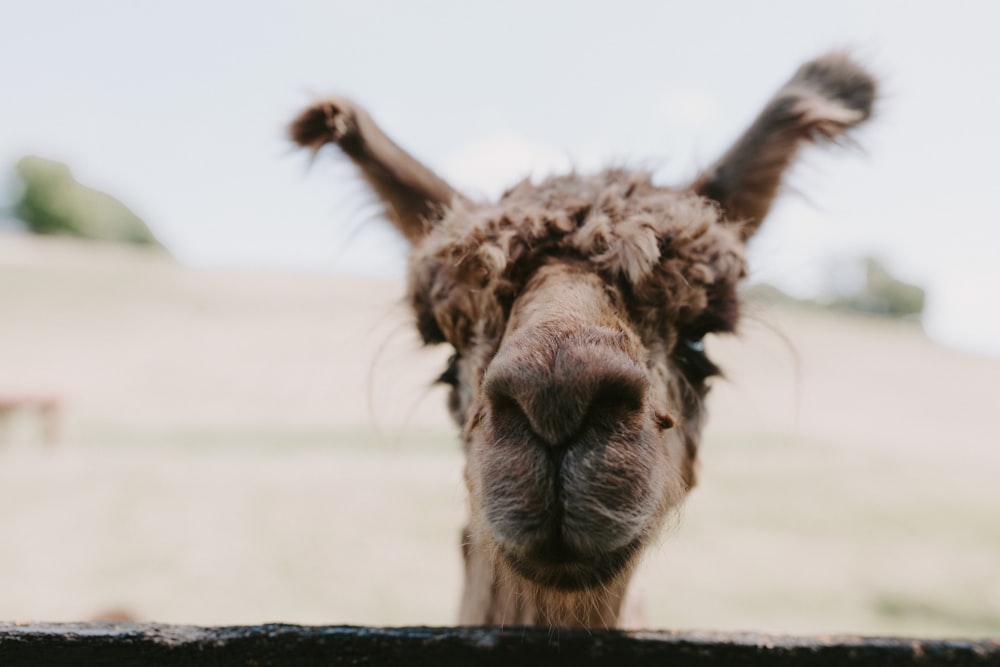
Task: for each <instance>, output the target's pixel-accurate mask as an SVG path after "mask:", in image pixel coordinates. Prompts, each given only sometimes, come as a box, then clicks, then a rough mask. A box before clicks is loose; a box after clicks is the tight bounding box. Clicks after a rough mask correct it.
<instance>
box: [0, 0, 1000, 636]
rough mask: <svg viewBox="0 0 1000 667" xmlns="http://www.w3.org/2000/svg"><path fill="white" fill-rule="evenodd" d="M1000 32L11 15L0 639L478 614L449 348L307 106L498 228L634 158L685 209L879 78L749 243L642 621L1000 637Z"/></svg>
mask: <svg viewBox="0 0 1000 667" xmlns="http://www.w3.org/2000/svg"><path fill="white" fill-rule="evenodd" d="M998 12H1000V10H998V9H996V8H995V7H994V6H993V5H992V4H991V3H987V2H979V3H977V2H967V3H962V4H961V5H959V6H957V8H956V6H955V5H948V6H946V4H945V3H943V2H888V1H865V2H861V1H859V2H841V3H837V4H836V5H835V6H830V5H819V4H816V3H801V2H790V1H788V2H769V3H766V4H764V3H743V2H736V1H735V0H733V1H730V2H723V1H721V0H720V1H709V2H702V3H697V4H695V3H681V2H638V1H621V0H619V1H618V2H615V3H610V2H547V3H528V2H516V1H508V2H504V3H492V2H490V3H475V4H470V3H460V2H443V1H439V2H422V3H405V2H401V1H400V2H390V1H386V2H372V3H345V2H305V1H297V2H294V1H293V2H285V3H276V2H228V1H223V0H220V1H218V2H213V3H209V4H206V3H194V2H185V1H179V2H174V3H170V4H169V5H167V4H164V3H155V2H151V1H144V0H137V1H134V2H130V3H127V4H126V3H118V2H111V1H105V2H101V1H98V0H91V1H88V2H85V3H81V2H71V1H69V0H65V1H56V0H41V1H32V2H26V1H25V2H7V3H4V4H3V6H2V7H0V36H2V39H0V86H2V90H4V102H3V104H2V105H0V109H2V116H0V121H2V122H0V535H2V536H3V537H2V538H0V618H2V619H4V620H29V619H32V620H44V621H59V620H79V619H84V618H94V617H107V616H114V615H127V616H130V617H133V618H137V619H140V620H155V621H164V622H178V623H205V624H222V623H257V622H263V621H288V622H300V623H352V624H449V623H451V622H453V621H454V619H455V611H456V609H457V600H458V591H459V586H460V570H461V564H460V556H459V549H458V537H459V531H460V527H461V525H462V517H463V513H464V497H463V493H464V491H463V488H462V482H461V468H462V461H461V456H460V451H459V446H458V443H457V437H456V434H455V433H454V430H453V428H452V427H451V425H450V423H449V422H448V419H447V416H446V414H445V409H444V396H443V394H442V392H441V391H440V390H439V389H434V388H429V383H430V381H431V380H432V379H433V378H434V377H436V376H437V375H438V374H439V373H440V371H441V369H442V368H443V364H444V359H445V358H446V357H447V351H446V350H424V349H421V348H420V346H419V344H418V341H417V340H416V337H415V336H414V335H413V334H412V333H411V331H410V328H409V322H408V319H407V313H406V311H405V309H404V308H403V307H402V305H401V303H400V302H401V297H402V294H403V285H402V275H403V270H404V266H405V252H406V247H405V244H404V243H403V242H402V240H401V239H400V238H398V237H397V236H395V234H394V233H393V232H391V231H390V230H389V228H388V225H386V224H384V223H382V222H381V221H379V220H378V219H377V218H378V215H377V213H378V209H377V208H376V207H375V206H373V203H372V200H371V198H370V197H369V196H368V195H367V193H366V192H365V190H364V188H363V187H362V184H361V183H360V182H359V179H357V178H356V176H355V174H354V172H353V171H352V168H351V167H350V165H348V164H346V163H345V162H344V161H343V160H341V159H339V157H338V156H337V155H336V154H335V152H329V153H323V154H321V155H320V156H318V157H317V159H316V161H315V163H314V164H311V163H310V160H309V158H308V156H306V155H304V154H302V153H300V152H296V151H294V150H292V148H291V146H290V145H289V143H288V141H287V139H286V138H285V134H284V128H285V126H286V125H287V122H288V121H289V119H290V118H292V117H293V116H294V114H295V113H296V112H297V111H298V110H299V109H300V108H302V107H304V106H305V105H306V104H308V103H309V102H310V101H312V100H314V99H315V98H316V97H317V96H320V95H323V94H330V93H338V94H348V95H350V96H352V97H354V98H355V99H357V100H358V101H360V102H361V103H363V104H364V105H365V106H367V107H368V108H369V109H370V110H371V111H372V113H373V115H374V116H375V118H376V119H377V120H378V121H379V123H380V124H381V125H382V126H383V128H385V129H386V130H387V131H388V132H389V134H390V135H391V136H393V137H394V138H396V139H397V140H398V141H399V142H400V143H401V144H402V145H403V146H405V147H406V148H407V149H408V150H409V151H411V152H412V153H414V154H415V155H417V156H419V157H420V158H421V159H422V160H423V161H425V162H426V163H427V164H429V165H430V166H432V167H433V168H435V169H436V170H438V171H439V172H440V173H442V174H443V175H444V176H445V177H446V178H448V179H449V180H450V181H451V182H452V183H453V184H455V185H457V186H459V187H461V188H462V189H464V190H465V191H466V192H468V193H470V194H472V195H474V196H481V197H492V196H496V195H497V194H499V192H501V191H502V190H503V188H504V187H505V186H507V185H510V184H512V183H514V182H516V181H517V180H519V179H520V178H523V177H525V176H534V177H539V176H543V175H545V174H547V173H550V172H553V171H563V170H566V169H570V168H577V169H579V170H582V171H587V170H592V169H596V168H598V167H599V166H601V165H603V164H607V163H609V162H610V163H615V164H627V165H637V166H642V167H645V168H648V169H651V170H652V171H653V172H654V173H655V175H656V179H657V180H658V181H659V182H663V183H682V182H685V181H687V180H688V179H690V178H691V177H692V176H693V175H694V174H695V173H696V172H697V170H698V169H699V168H700V167H703V166H705V165H707V164H708V163H709V162H711V161H712V160H713V159H714V158H715V157H717V156H718V155H719V154H720V153H721V151H722V150H723V149H724V148H725V146H726V145H727V144H728V143H729V142H730V141H731V140H732V139H733V138H734V137H735V135H736V134H737V133H738V132H740V131H741V130H742V129H743V128H744V127H745V126H746V125H747V124H748V123H749V122H750V121H751V120H752V118H753V116H754V114H755V113H756V112H757V111H758V110H759V109H760V107H761V106H762V105H763V103H764V102H765V101H766V99H767V98H768V96H770V94H771V93H772V92H773V91H774V90H775V89H776V88H777V87H778V86H780V85H781V83H783V82H784V81H785V80H786V79H787V78H788V77H789V76H790V75H791V73H792V72H793V71H794V69H795V68H796V67H797V66H798V64H800V63H801V62H803V61H804V60H807V59H809V58H811V57H813V56H815V55H818V54H820V53H822V52H824V51H827V50H830V49H832V48H849V49H851V50H852V52H854V53H855V54H856V56H857V57H858V58H859V59H861V60H862V61H863V62H865V63H866V64H868V65H869V66H870V67H871V68H872V70H873V71H875V72H876V73H877V74H878V75H879V76H880V78H881V80H882V82H883V84H882V92H883V94H882V100H881V102H880V105H879V109H878V115H877V117H876V118H875V119H874V120H873V121H872V122H871V123H869V124H868V125H867V126H866V127H865V128H864V129H863V130H862V131H861V132H859V133H858V134H857V135H856V139H857V145H856V146H851V147H847V148H835V149H832V150H826V151H823V150H818V149H810V150H808V151H807V152H805V153H804V155H803V159H802V161H801V162H800V164H799V165H798V166H797V168H796V169H795V170H794V171H793V172H792V173H791V175H790V178H789V179H788V181H787V186H788V187H787V188H786V190H787V191H788V192H787V196H786V197H785V198H784V199H782V200H781V202H780V204H779V205H778V206H777V207H776V208H775V210H774V212H773V214H772V216H771V218H769V220H768V222H767V224H766V225H765V226H764V228H763V232H762V233H761V234H760V235H759V236H758V237H757V238H756V239H755V240H754V242H753V246H752V248H751V282H752V285H751V286H750V287H749V289H748V291H747V301H748V307H747V310H748V317H747V320H746V322H745V323H744V326H743V328H742V330H741V333H740V335H739V336H737V337H733V338H728V339H723V340H718V341H710V343H709V345H710V346H711V351H712V353H713V356H714V357H716V358H717V360H718V361H719V362H720V365H722V366H723V368H725V369H726V375H727V378H726V379H725V380H723V381H721V382H718V383H717V386H716V387H715V389H714V390H713V394H712V396H711V403H710V408H711V411H712V414H711V419H710V425H709V429H708V432H707V433H706V438H705V443H704V447H703V451H704V460H703V469H702V474H701V482H700V484H699V487H698V488H697V489H696V490H695V492H694V493H693V494H692V495H691V497H690V500H689V502H688V503H687V505H686V506H685V508H684V510H683V511H682V512H681V513H679V515H678V516H677V517H676V518H675V519H674V520H673V521H672V522H671V526H670V529H669V530H668V531H667V534H666V535H665V537H664V540H663V543H662V545H661V546H660V547H659V548H657V549H656V550H655V551H654V553H652V554H651V555H650V556H649V557H648V559H647V562H646V563H645V567H644V569H643V570H642V572H641V574H640V578H641V581H642V583H643V587H644V590H645V605H646V608H647V616H648V618H649V621H650V625H651V626H652V627H663V628H677V629H693V628H697V629H716V630H765V631H774V632H824V633H834V632H860V633H868V634H872V633H893V634H920V635H935V636H940V635H966V636H971V635H997V634H1000V490H998V488H997V479H998V477H1000V447H998V446H997V445H1000V442H998V435H1000V411H998V407H1000V399H998V389H1000V314H998V312H1000V311H998V310H997V309H996V308H994V307H993V301H994V299H995V297H994V295H995V291H996V288H997V285H998V284H1000V268H998V265H997V263H996V262H995V260H994V254H995V252H996V251H997V249H998V248H1000V225H997V224H996V221H995V218H996V214H995V213H990V210H991V209H990V208H989V201H990V199H989V194H988V193H989V192H991V191H992V188H993V187H994V180H995V171H996V168H995V156H996V155H997V154H1000V132H998V131H997V129H996V126H995V123H994V119H995V118H996V116H997V114H998V113H1000V89H998V88H997V87H996V86H995V85H993V83H992V82H994V81H996V80H998V78H1000V44H998V43H997V42H996V41H995V39H994V38H993V37H994V36H993V34H992V33H993V32H994V26H995V25H996V20H997V18H998Z"/></svg>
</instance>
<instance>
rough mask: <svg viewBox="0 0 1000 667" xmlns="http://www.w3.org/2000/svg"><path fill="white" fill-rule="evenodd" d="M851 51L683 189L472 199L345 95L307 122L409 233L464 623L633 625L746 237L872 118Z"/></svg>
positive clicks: (559, 189) (634, 180) (570, 179)
mask: <svg viewBox="0 0 1000 667" xmlns="http://www.w3.org/2000/svg"><path fill="white" fill-rule="evenodd" d="M875 89H876V84H875V80H874V78H873V77H872V76H871V75H870V74H869V73H868V72H866V71H865V70H864V69H863V68H862V67H861V66H859V65H858V64H856V63H855V62H854V61H852V59H851V58H850V57H849V56H848V55H846V54H844V53H831V54H827V55H825V56H822V57H820V58H818V59H816V60H813V61H810V62H807V63H806V64H804V65H802V66H801V67H800V68H799V69H798V70H797V71H796V72H795V74H794V75H793V76H792V78H791V79H790V80H789V81H788V83H786V84H785V85H784V86H783V87H782V88H781V89H780V90H779V91H778V92H777V93H776V95H775V96H774V97H773V98H772V99H771V100H770V102H769V103H768V104H767V105H766V106H765V108H764V110H763V111H762V112H761V113H760V115H759V116H758V117H757V119H756V120H755V121H754V122H753V124H752V125H751V126H750V127H749V128H748V129H747V130H746V131H745V132H744V133H743V134H742V136H741V137H740V138H739V139H738V140H737V141H736V142H735V143H734V144H733V145H732V147H731V148H730V149H729V150H728V152H726V153H725V155H723V156H722V157H721V158H720V159H719V160H718V161H717V162H716V163H715V164H714V165H712V166H711V167H710V168H708V169H706V170H705V171H704V172H702V173H701V174H700V175H699V176H697V177H696V178H694V180H693V181H692V182H690V183H689V184H687V185H684V186H682V187H663V186H660V185H655V184H654V183H653V182H652V180H651V177H650V175H649V174H648V173H645V172H642V171H627V170H622V169H607V170H605V171H602V172H600V173H597V174H596V175H581V174H576V173H572V174H569V175H564V176H552V177H549V178H548V179H546V180H544V181H542V182H541V183H532V182H530V181H528V180H525V181H523V182H521V183H519V184H517V185H515V186H514V187H512V188H511V189H510V190H508V191H507V192H506V193H504V194H503V195H502V196H501V197H500V199H499V201H498V202H496V203H491V202H481V201H473V200H471V199H469V198H467V197H466V196H464V195H462V194H461V193H459V192H457V191H455V190H454V189H453V188H452V187H451V186H450V185H449V184H448V183H446V182H445V181H444V180H443V179H441V178H440V177H438V176H437V175H436V174H435V173H433V172H432V171H431V170H430V169H428V168H427V167H425V166H424V165H422V164H421V163H419V162H418V161H417V160H416V159H414V158H413V157H411V156H410V155H409V154H407V153H406V152H404V151H403V150H402V149H401V148H400V147H398V146H397V145H396V144H395V143H393V141H392V140H391V139H389V138H388V137H387V136H386V135H385V134H384V133H383V132H382V131H381V130H380V129H379V127H378V126H377V125H376V124H375V122H374V121H373V120H372V118H371V117H370V116H369V115H368V114H367V113H366V112H365V111H364V110H363V109H361V108H359V107H358V106H357V105H355V104H354V103H353V102H351V101H350V100H347V99H343V98H333V99H327V100H324V101H320V102H318V103H315V104H313V105H312V106H310V107H309V108H307V109H306V110H304V111H303V112H302V113H301V114H300V115H299V116H298V117H297V118H296V119H295V120H294V121H293V122H292V124H291V126H290V134H291V138H292V140H293V141H294V142H296V143H297V144H299V145H300V146H302V147H305V148H308V149H311V150H312V151H313V153H315V152H317V151H319V150H320V149H321V148H322V147H323V146H325V145H326V144H328V143H334V144H337V145H338V146H339V147H340V149H341V150H342V151H343V152H344V153H346V154H347V156H348V157H349V158H350V159H351V161H353V162H354V163H355V165H357V167H358V168H359V170H360V174H361V176H362V177H363V178H364V180H365V181H367V183H368V184H369V185H370V186H371V188H372V190H374V192H375V194H376V195H377V197H378V199H379V200H380V201H381V203H382V204H383V205H384V211H385V216H386V217H387V218H388V220H389V221H390V222H391V223H392V224H393V225H394V226H395V227H396V229H397V230H398V231H399V232H400V233H402V234H403V236H405V237H406V238H407V239H408V240H409V242H410V244H411V250H410V256H409V272H408V300H409V304H410V306H411V307H412V309H413V312H414V315H415V323H416V327H417V329H418V331H419V333H420V335H421V337H422V338H423V340H424V342H425V343H426V344H428V345H434V344H447V345H450V346H451V348H452V350H453V352H454V353H453V355H452V356H451V359H450V361H449V363H448V366H447V368H446V370H445V371H444V372H443V373H442V375H441V376H440V378H438V382H441V383H444V384H446V385H449V386H450V393H449V398H448V407H449V410H450V412H451V415H452V416H453V417H454V420H455V421H456V422H457V424H458V426H459V428H460V429H461V437H462V442H463V448H464V452H465V456H466V466H465V483H466V486H467V489H468V498H469V501H468V502H469V521H468V524H467V526H466V527H465V529H464V532H463V541H462V550H463V555H464V562H465V586H464V592H463V595H462V600H461V608H460V612H459V622H460V623H461V624H463V625H474V624H476V625H478V624H507V625H510V624H516V625H545V626H550V627H552V626H575V627H602V628H608V627H617V626H621V625H622V624H623V623H624V622H625V620H626V619H625V618H624V617H623V616H624V614H625V611H624V610H625V608H626V607H627V606H629V605H626V604H625V601H626V592H627V589H628V587H629V586H628V585H629V581H630V579H631V575H632V573H633V571H634V569H635V565H636V562H637V560H638V559H639V557H640V555H641V554H642V552H643V551H644V549H645V548H646V547H647V546H648V545H649V544H650V543H651V541H652V540H653V539H654V538H655V536H656V535H657V533H658V531H659V529H660V528H661V527H662V525H663V523H664V520H665V517H666V516H667V515H668V514H669V513H670V512H671V511H672V510H674V509H676V508H677V507H678V506H679V504H680V503H681V502H682V500H683V499H684V497H685V496H686V495H687V493H688V492H689V491H690V490H691V488H692V487H693V486H694V485H695V482H696V473H697V465H696V464H697V456H698V447H699V440H700V433H701V429H702V423H703V420H704V407H703V404H704V399H705V396H706V393H707V392H708V389H709V385H710V383H711V380H712V378H713V376H716V375H718V373H719V369H718V368H717V367H716V366H715V365H714V364H713V363H712V361H711V360H710V359H709V358H708V356H706V352H705V347H704V339H705V338H706V336H709V335H715V334H726V333H731V332H734V331H735V329H736V325H737V320H738V318H739V296H738V294H737V286H738V285H739V283H740V282H741V281H742V280H743V279H744V278H745V276H746V261H745V258H744V249H745V245H746V243H747V241H748V240H749V239H750V238H751V237H752V236H753V235H754V233H755V232H756V231H757V229H758V228H759V226H760V224H761V222H762V221H763V220H764V218H765V217H766V215H767V213H768V210H769V209H770V207H771V203H772V201H773V200H774V198H775V196H776V194H777V190H778V187H779V185H780V183H781V179H782V174H783V172H785V170H786V169H787V167H788V166H789V165H790V163H791V162H792V160H793V158H794V157H795V154H796V153H797V152H798V149H799V148H800V146H801V145H803V144H805V143H808V142H809V141H817V142H819V141H822V140H829V141H836V140H838V139H842V138H844V137H846V133H847V132H848V131H849V130H850V129H851V128H853V127H855V126H856V125H858V124H859V123H861V122H862V121H864V120H865V119H867V118H868V117H869V116H870V115H871V110H872V105H873V102H874V99H875Z"/></svg>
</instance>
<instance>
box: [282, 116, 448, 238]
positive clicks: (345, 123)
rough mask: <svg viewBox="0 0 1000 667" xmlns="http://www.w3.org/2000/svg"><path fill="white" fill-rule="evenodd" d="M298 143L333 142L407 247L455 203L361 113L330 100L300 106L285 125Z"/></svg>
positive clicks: (427, 171) (429, 173) (320, 144)
mask: <svg viewBox="0 0 1000 667" xmlns="http://www.w3.org/2000/svg"><path fill="white" fill-rule="evenodd" d="M288 134H289V136H290V137H291V139H292V141H294V142H295V143H297V144H298V145H300V146H302V147H304V148H309V149H311V150H312V151H313V153H316V152H317V151H319V150H320V149H321V148H322V147H323V146H324V145H326V144H329V143H333V144H337V145H338V146H340V148H341V150H343V151H344V153H345V154H346V155H347V156H348V157H349V158H351V161H352V162H354V164H355V165H357V167H358V168H359V169H360V170H361V175H362V176H363V177H364V179H365V180H366V181H367V182H368V184H369V185H370V186H371V187H372V189H373V190H374V191H375V194H376V195H378V197H379V199H380V200H381V202H382V204H383V205H384V206H385V213H386V217H388V218H389V220H390V221H391V222H392V223H393V224H394V225H395V226H396V228H397V229H398V230H399V231H400V232H402V234H403V235H404V236H405V237H406V238H407V239H409V240H410V241H411V242H413V243H417V242H419V241H420V240H421V239H422V238H423V237H424V235H425V234H426V232H427V229H428V225H429V224H432V223H433V222H434V221H435V220H436V219H437V218H438V217H439V216H440V215H441V213H442V212H443V211H444V210H445V209H446V208H447V207H449V206H450V205H451V204H452V203H454V202H455V200H456V199H460V198H461V195H459V194H458V193H457V192H456V191H455V190H453V189H452V188H451V186H450V185H448V184H447V183H446V182H445V181H444V180H442V179H441V178H440V177H438V175H437V174H435V173H434V172H433V171H431V170H430V169H429V168H428V167H426V166H424V165H423V164H421V163H420V162H418V161H417V160H416V159H414V158H413V157H412V156H410V155H409V154H408V153H407V152H406V151H404V150H403V149H402V148H400V147H399V146H398V145H396V143H395V142H393V141H392V139H390V138H389V137H387V136H386V135H385V133H383V132H382V130H381V129H380V128H379V126H378V125H376V124H375V121H373V120H372V119H371V116H369V115H368V114H367V113H366V112H365V110H364V109H362V108H361V107H359V106H358V105H356V104H354V103H353V102H351V101H350V100H347V99H343V98H330V99H327V100H322V101H320V102H316V103H315V104H313V105H312V106H310V107H308V108H306V109H305V110H304V111H302V112H301V113H300V114H299V115H298V116H296V118H295V120H293V121H292V123H291V124H290V125H289V127H288Z"/></svg>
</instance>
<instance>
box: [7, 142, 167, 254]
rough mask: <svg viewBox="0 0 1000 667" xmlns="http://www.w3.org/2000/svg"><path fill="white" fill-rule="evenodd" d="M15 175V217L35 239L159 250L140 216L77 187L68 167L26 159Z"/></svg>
mask: <svg viewBox="0 0 1000 667" xmlns="http://www.w3.org/2000/svg"><path fill="white" fill-rule="evenodd" d="M15 171H16V172H17V175H18V177H20V180H21V183H22V186H23V189H22V191H21V193H20V196H19V198H18V199H17V200H16V201H15V203H14V208H13V213H14V216H15V217H17V218H19V219H20V220H22V221H23V222H24V223H25V225H26V226H27V228H28V229H29V230H30V231H32V232H34V233H35V234H65V235H69V236H78V237H82V238H88V239H99V240H104V241H118V242H123V243H136V244H140V245H152V246H158V247H162V246H161V244H160V243H159V241H157V240H156V237H155V236H153V233H152V232H151V231H150V230H149V227H147V226H146V223H145V222H143V221H142V219H140V218H139V216H137V215H135V214H134V213H133V212H132V211H130V210H129V209H128V207H127V206H125V205H124V204H122V203H121V202H120V201H118V200H117V199H115V198H114V197H112V196H111V195H108V194H106V193H104V192H100V191H98V190H94V189H92V188H88V187H87V186H85V185H81V184H80V183H79V182H77V180H76V179H75V178H73V175H72V174H71V173H70V170H69V167H67V166H66V165H64V164H61V163H59V162H53V161H52V160H46V159H44V158H40V157H35V156H27V157H23V158H21V159H20V160H19V161H18V163H17V166H16V167H15Z"/></svg>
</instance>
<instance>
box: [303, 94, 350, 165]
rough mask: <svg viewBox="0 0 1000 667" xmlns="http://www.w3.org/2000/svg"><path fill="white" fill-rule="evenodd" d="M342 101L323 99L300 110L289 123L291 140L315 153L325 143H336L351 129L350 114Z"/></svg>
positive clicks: (347, 106)
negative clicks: (346, 111)
mask: <svg viewBox="0 0 1000 667" xmlns="http://www.w3.org/2000/svg"><path fill="white" fill-rule="evenodd" d="M345 108H347V109H349V108H350V107H349V105H346V104H345V103H344V102H342V101H336V100H324V101H322V102H317V103H316V104H314V105H312V106H311V107H309V108H307V109H305V110H304V111H302V112H301V113H300V114H299V115H298V116H296V117H295V120H293V121H292V123H291V125H289V126H288V135H289V137H290V138H291V140H292V141H294V142H295V143H297V144H298V145H299V146H302V147H303V148H309V149H312V151H313V152H314V153H315V152H316V151H318V150H319V149H320V148H322V147H323V146H324V145H325V144H330V143H337V142H339V141H340V140H341V139H343V138H344V137H345V136H346V135H347V134H349V133H350V132H351V131H352V130H353V129H354V126H353V123H352V122H351V119H352V114H351V113H350V112H348V113H345V112H344V110H345Z"/></svg>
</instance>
